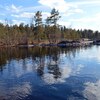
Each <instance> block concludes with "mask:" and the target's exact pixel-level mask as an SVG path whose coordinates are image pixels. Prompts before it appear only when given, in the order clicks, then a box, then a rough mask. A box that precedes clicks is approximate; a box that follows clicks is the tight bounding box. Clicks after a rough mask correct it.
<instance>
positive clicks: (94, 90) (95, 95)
mask: <svg viewBox="0 0 100 100" xmlns="http://www.w3.org/2000/svg"><path fill="white" fill-rule="evenodd" d="M85 85H86V87H85V90H84V91H83V94H84V96H85V97H86V98H87V99H88V100H100V80H99V81H97V82H96V83H91V82H87V83H85Z"/></svg>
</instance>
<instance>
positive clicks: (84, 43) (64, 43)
mask: <svg viewBox="0 0 100 100" xmlns="http://www.w3.org/2000/svg"><path fill="white" fill-rule="evenodd" d="M91 44H94V42H93V41H87V40H84V41H74V40H73V41H61V42H59V43H37V44H32V43H30V44H29V43H28V44H25V43H24V44H16V45H0V47H35V46H41V47H46V46H58V47H78V46H89V45H91Z"/></svg>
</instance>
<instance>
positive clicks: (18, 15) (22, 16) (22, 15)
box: [11, 12, 34, 18]
mask: <svg viewBox="0 0 100 100" xmlns="http://www.w3.org/2000/svg"><path fill="white" fill-rule="evenodd" d="M11 16H13V17H17V18H32V17H33V16H34V13H29V12H23V13H21V14H12V15H11Z"/></svg>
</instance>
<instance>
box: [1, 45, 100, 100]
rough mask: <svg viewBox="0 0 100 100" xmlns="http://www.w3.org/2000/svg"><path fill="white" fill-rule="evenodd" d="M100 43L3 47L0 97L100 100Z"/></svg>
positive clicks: (12, 98)
mask: <svg viewBox="0 0 100 100" xmlns="http://www.w3.org/2000/svg"><path fill="white" fill-rule="evenodd" d="M98 54H100V47H96V46H92V47H80V48H58V47H34V48H1V49H0V100H20V99H21V100H40V99H41V100H99V98H100V95H99V92H100V81H99V80H100V72H99V70H100V67H99V66H100V60H99V56H98Z"/></svg>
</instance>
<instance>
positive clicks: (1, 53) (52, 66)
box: [0, 47, 80, 78]
mask: <svg viewBox="0 0 100 100" xmlns="http://www.w3.org/2000/svg"><path fill="white" fill-rule="evenodd" d="M79 50H80V48H71V47H69V48H59V47H33V48H1V49H0V70H1V71H3V69H4V68H5V65H6V64H7V63H9V62H10V61H12V60H16V61H19V60H21V59H22V60H23V66H24V70H26V68H25V65H26V64H25V63H26V60H27V59H26V58H28V59H32V62H31V63H32V64H33V66H36V67H37V68H36V69H37V73H38V74H39V75H40V76H42V75H43V74H44V72H45V67H47V70H48V73H50V74H53V75H54V77H55V78H58V77H60V76H61V72H60V71H59V66H58V65H59V57H60V54H66V57H67V58H69V59H70V60H71V59H73V58H74V57H75V55H76V52H79ZM25 59H26V60H25ZM46 63H47V64H46Z"/></svg>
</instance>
